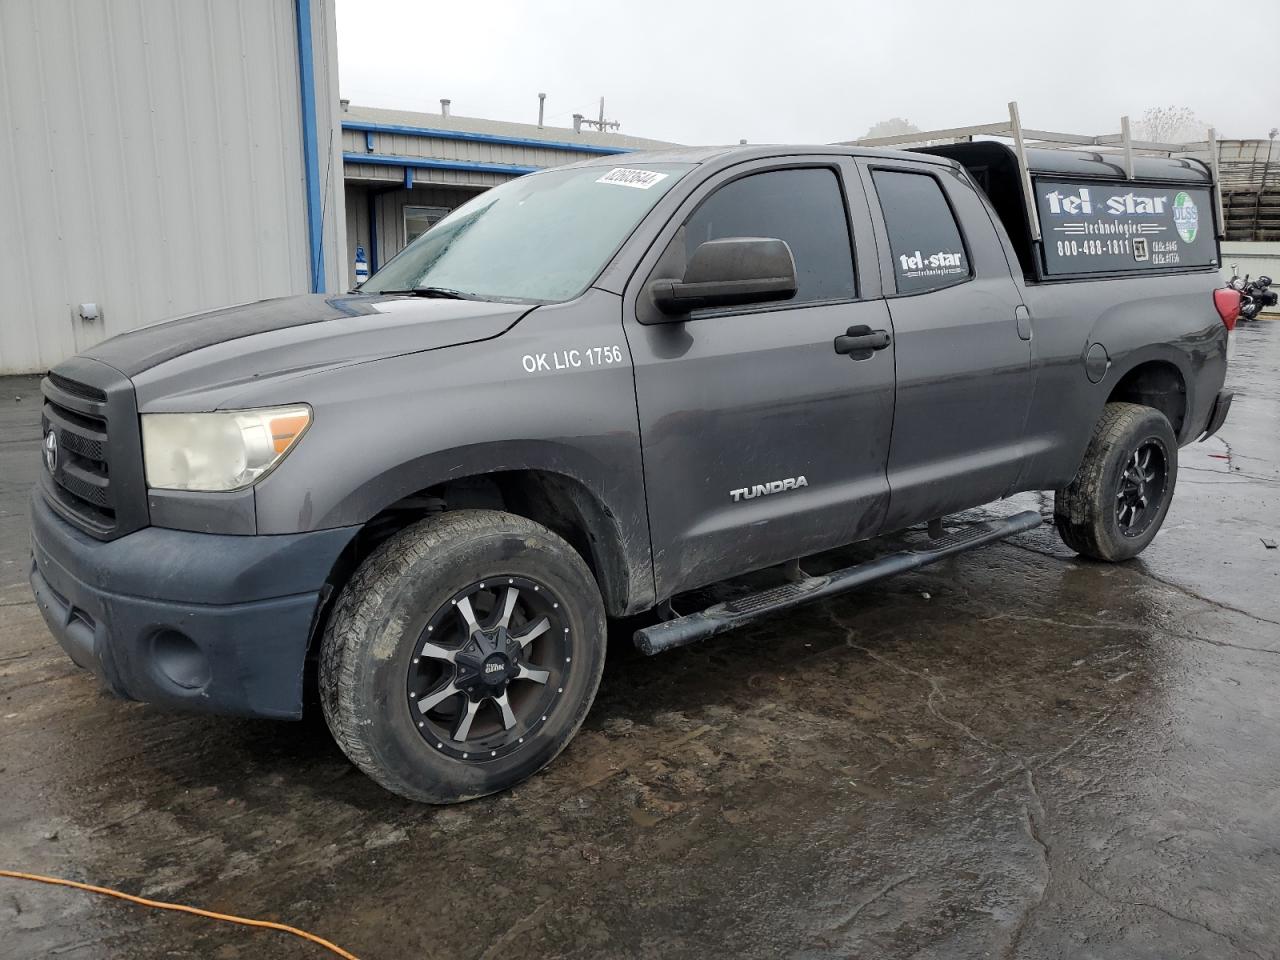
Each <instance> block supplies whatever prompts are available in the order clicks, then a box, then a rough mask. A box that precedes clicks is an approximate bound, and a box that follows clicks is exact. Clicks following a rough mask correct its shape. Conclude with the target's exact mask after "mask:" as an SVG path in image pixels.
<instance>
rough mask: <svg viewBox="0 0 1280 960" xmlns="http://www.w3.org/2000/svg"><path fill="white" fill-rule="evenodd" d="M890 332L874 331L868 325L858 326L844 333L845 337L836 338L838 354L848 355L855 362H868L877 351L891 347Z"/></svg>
mask: <svg viewBox="0 0 1280 960" xmlns="http://www.w3.org/2000/svg"><path fill="white" fill-rule="evenodd" d="M889 342H890V337H889V331H888V330H872V329H871V328H870V327H868V326H867V325H866V324H858V325H857V326H856V327H850V328H849V329H848V330H846V331H845V332H844V336H842V337H836V341H835V348H836V353H844V354H848V356H849V357H850V358H851V359H853V360H867V359H869V358H870V357H871V355H872V354H873V353H875V351H877V350H883V349H884V348H885V347H887V346H888V345H889Z"/></svg>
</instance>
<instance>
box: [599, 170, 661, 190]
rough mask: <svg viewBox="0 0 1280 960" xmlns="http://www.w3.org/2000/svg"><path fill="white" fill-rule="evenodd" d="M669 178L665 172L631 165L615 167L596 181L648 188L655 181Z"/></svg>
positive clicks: (658, 181)
mask: <svg viewBox="0 0 1280 960" xmlns="http://www.w3.org/2000/svg"><path fill="white" fill-rule="evenodd" d="M665 179H667V174H665V173H654V172H653V171H652V170H635V169H633V168H631V167H614V168H613V169H612V170H610V171H609V172H608V173H606V174H605V175H604V176H603V177H601V178H600V179H599V180H597V181H596V183H616V184H617V185H618V186H620V187H636V188H637V189H640V190H648V189H649V188H650V187H652V186H653V185H654V184H655V183H661V182H662V181H663V180H665Z"/></svg>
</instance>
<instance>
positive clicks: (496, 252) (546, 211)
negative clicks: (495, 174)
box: [360, 158, 691, 303]
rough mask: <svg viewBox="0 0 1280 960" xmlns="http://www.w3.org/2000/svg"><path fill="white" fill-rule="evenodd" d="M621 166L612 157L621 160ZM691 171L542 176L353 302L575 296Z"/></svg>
mask: <svg viewBox="0 0 1280 960" xmlns="http://www.w3.org/2000/svg"><path fill="white" fill-rule="evenodd" d="M620 159H621V158H620ZM690 168H691V164H685V163H646V164H641V165H638V166H635V167H614V168H612V169H610V168H609V167H603V166H591V167H577V168H573V169H565V170H548V171H547V172H545V173H535V174H530V175H528V176H524V177H520V178H519V179H516V180H512V181H510V182H508V183H504V184H503V185H502V186H499V187H495V188H494V189H492V190H489V191H486V192H485V193H482V194H480V195H479V196H478V197H476V198H475V199H474V200H471V201H470V202H468V203H466V204H464V205H463V206H461V207H459V208H458V209H457V210H454V211H453V212H452V213H451V214H449V215H448V216H447V217H445V218H444V219H443V220H441V221H440V222H439V223H437V224H436V225H435V226H434V227H432V228H431V229H430V230H428V231H427V232H426V233H424V234H423V235H422V236H420V237H418V239H416V240H414V241H413V243H411V244H409V246H407V247H405V249H404V250H403V251H401V252H400V254H399V255H398V256H397V257H395V258H394V259H393V260H392V261H391V262H390V263H388V264H387V265H386V267H384V268H383V269H381V270H379V271H378V272H377V273H376V274H374V275H373V276H372V277H370V278H369V279H368V280H367V281H365V283H364V284H363V286H361V287H360V290H361V292H362V293H393V292H405V293H408V292H421V293H422V294H423V295H428V296H430V295H441V294H439V293H436V294H432V293H429V292H428V290H430V291H443V292H447V294H448V295H453V296H460V297H463V298H466V299H477V300H528V301H536V302H542V303H552V302H558V301H562V300H570V299H572V298H573V297H576V296H577V295H578V294H580V293H581V292H582V291H583V290H585V289H586V288H587V286H588V285H589V284H590V283H591V281H592V280H594V279H595V277H596V274H598V273H599V272H600V271H601V270H602V269H603V268H604V266H605V264H606V263H607V262H608V261H609V258H610V257H612V256H613V254H614V253H615V252H616V251H617V249H618V248H619V247H620V246H621V245H622V243H623V241H624V240H626V238H627V237H628V236H629V235H630V233H631V231H632V230H633V229H635V227H636V225H637V224H638V223H639V222H640V220H641V219H642V218H643V217H644V215H645V214H646V213H648V212H649V211H650V210H651V209H652V208H653V206H654V204H656V203H657V202H658V199H659V198H660V197H662V195H663V194H664V193H666V192H667V191H668V190H669V189H671V186H672V185H673V184H675V183H676V181H678V180H679V179H680V177H682V176H683V175H684V174H685V173H687V172H688V171H689V170H690Z"/></svg>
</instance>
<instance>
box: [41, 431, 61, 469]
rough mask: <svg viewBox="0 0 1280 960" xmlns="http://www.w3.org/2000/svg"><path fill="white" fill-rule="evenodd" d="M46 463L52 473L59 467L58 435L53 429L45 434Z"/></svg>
mask: <svg viewBox="0 0 1280 960" xmlns="http://www.w3.org/2000/svg"><path fill="white" fill-rule="evenodd" d="M44 465H45V466H46V467H48V468H49V472H50V473H53V472H55V471H56V470H57V469H58V435H57V434H56V433H54V432H53V431H52V430H50V431H49V432H48V433H46V434H45V435H44Z"/></svg>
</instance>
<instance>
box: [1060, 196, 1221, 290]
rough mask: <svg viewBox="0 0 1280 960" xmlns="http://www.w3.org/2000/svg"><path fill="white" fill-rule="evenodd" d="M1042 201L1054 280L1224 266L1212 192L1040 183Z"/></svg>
mask: <svg viewBox="0 0 1280 960" xmlns="http://www.w3.org/2000/svg"><path fill="white" fill-rule="evenodd" d="M1036 203H1037V206H1038V209H1039V211H1040V226H1041V228H1042V230H1043V232H1044V262H1045V272H1046V274H1048V275H1050V276H1062V275H1069V274H1080V273H1125V272H1132V271H1135V270H1143V271H1158V270H1185V269H1187V268H1194V267H1208V266H1217V264H1218V260H1217V248H1216V245H1215V244H1214V242H1213V229H1212V224H1213V214H1212V212H1211V210H1212V208H1211V206H1210V203H1211V196H1210V193H1209V189H1208V188H1207V187H1186V188H1178V187H1148V186H1137V185H1135V184H1133V183H1129V182H1120V183H1117V182H1110V183H1102V182H1098V181H1081V180H1072V181H1052V180H1039V179H1037V180H1036Z"/></svg>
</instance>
